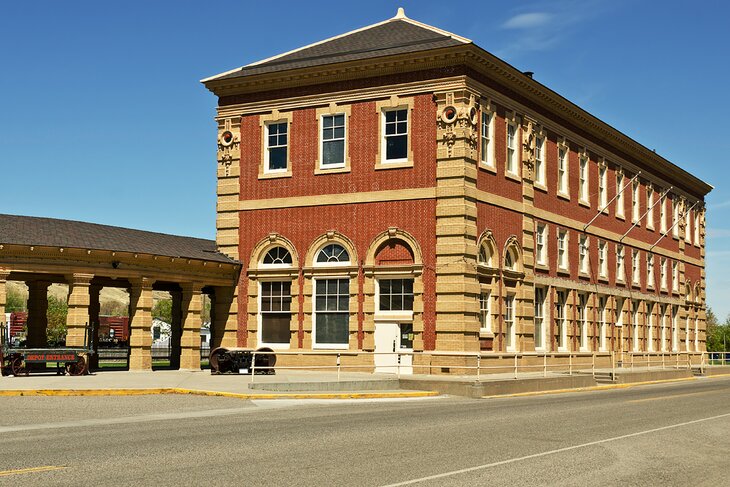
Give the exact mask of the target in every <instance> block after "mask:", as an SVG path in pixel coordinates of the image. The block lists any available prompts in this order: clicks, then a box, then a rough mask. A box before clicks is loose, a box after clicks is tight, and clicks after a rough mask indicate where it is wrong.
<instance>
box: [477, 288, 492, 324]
mask: <svg viewBox="0 0 730 487" xmlns="http://www.w3.org/2000/svg"><path fill="white" fill-rule="evenodd" d="M479 331H481V332H482V333H492V292H491V291H490V290H488V289H482V291H481V293H480V294H479Z"/></svg>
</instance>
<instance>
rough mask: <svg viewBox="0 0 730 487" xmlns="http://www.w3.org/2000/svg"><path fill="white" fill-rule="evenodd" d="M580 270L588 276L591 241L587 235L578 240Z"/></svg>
mask: <svg viewBox="0 0 730 487" xmlns="http://www.w3.org/2000/svg"><path fill="white" fill-rule="evenodd" d="M578 258H579V259H578V270H579V272H581V273H582V274H586V275H588V274H589V273H590V272H591V269H590V262H589V261H590V240H589V239H588V237H587V236H586V235H581V236H580V238H578Z"/></svg>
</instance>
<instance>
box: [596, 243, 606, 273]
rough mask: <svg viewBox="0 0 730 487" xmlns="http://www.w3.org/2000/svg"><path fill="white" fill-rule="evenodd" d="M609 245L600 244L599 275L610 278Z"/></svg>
mask: <svg viewBox="0 0 730 487" xmlns="http://www.w3.org/2000/svg"><path fill="white" fill-rule="evenodd" d="M607 247H608V245H607V244H606V242H599V243H598V275H599V276H600V277H604V278H605V277H608V260H607V257H608V249H607Z"/></svg>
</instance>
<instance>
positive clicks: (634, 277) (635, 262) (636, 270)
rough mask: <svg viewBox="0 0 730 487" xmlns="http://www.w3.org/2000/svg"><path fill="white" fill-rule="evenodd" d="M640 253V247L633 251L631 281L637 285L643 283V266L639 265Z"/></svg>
mask: <svg viewBox="0 0 730 487" xmlns="http://www.w3.org/2000/svg"><path fill="white" fill-rule="evenodd" d="M640 255H641V254H640V253H639V250H638V249H633V250H632V251H631V283H632V284H633V285H635V286H640V285H641V266H640V265H639V258H640Z"/></svg>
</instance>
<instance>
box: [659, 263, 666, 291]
mask: <svg viewBox="0 0 730 487" xmlns="http://www.w3.org/2000/svg"><path fill="white" fill-rule="evenodd" d="M659 272H660V275H659V283H660V285H661V288H662V289H663V290H665V291H666V289H667V259H666V258H664V257H662V260H661V267H660V268H659Z"/></svg>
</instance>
